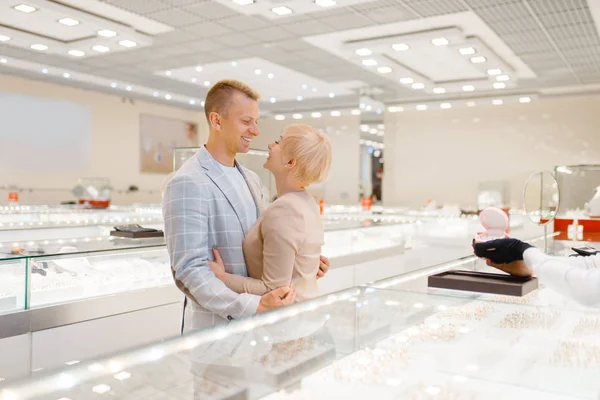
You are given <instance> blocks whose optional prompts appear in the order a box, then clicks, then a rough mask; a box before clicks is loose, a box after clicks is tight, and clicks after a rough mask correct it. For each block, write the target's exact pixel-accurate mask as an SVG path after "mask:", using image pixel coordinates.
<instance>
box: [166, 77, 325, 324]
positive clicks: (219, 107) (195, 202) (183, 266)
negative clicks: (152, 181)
mask: <svg viewBox="0 0 600 400" xmlns="http://www.w3.org/2000/svg"><path fill="white" fill-rule="evenodd" d="M259 97H260V96H259V94H258V93H257V92H256V91H254V90H253V89H252V88H250V87H249V86H247V85H246V84H244V83H242V82H239V81H234V80H224V81H220V82H217V83H216V84H215V85H214V86H213V87H212V88H211V89H210V90H209V92H208V94H207V95H206V100H205V105H204V112H205V115H206V119H207V121H208V124H209V137H208V141H207V143H206V146H205V147H204V148H202V149H201V150H200V151H199V152H198V153H197V154H196V155H194V156H193V157H191V158H190V159H189V160H188V161H187V162H186V163H185V164H184V165H183V166H182V167H181V168H180V169H179V171H178V172H177V173H176V174H175V176H174V177H173V179H171V181H170V182H169V184H168V185H167V188H166V190H165V193H164V197H163V217H164V220H165V236H166V238H167V248H168V250H169V255H170V258H171V266H172V267H171V268H172V272H173V278H174V279H175V283H176V284H177V286H178V287H179V289H181V290H182V291H183V292H184V293H185V295H186V301H185V304H186V305H185V306H184V323H183V325H182V331H188V330H192V329H198V328H203V327H207V326H212V325H215V324H217V323H219V322H222V321H226V320H232V319H235V318H240V317H245V316H249V315H253V314H254V313H256V312H262V311H267V310H270V309H274V308H278V307H281V306H284V305H287V304H291V303H292V302H293V301H294V299H295V291H294V289H293V288H291V287H282V288H278V289H276V290H273V291H272V292H269V293H267V294H265V295H264V296H262V297H258V296H255V295H250V294H246V293H243V294H237V293H235V292H233V291H232V290H230V289H228V288H227V287H226V286H225V285H224V284H223V282H221V281H220V280H219V279H217V278H216V277H215V275H214V274H213V273H212V271H211V270H210V268H209V267H208V264H207V260H208V259H209V258H211V259H212V257H213V256H212V248H214V247H217V248H218V249H219V251H220V252H221V256H222V258H223V261H224V263H225V268H226V271H227V272H229V273H232V274H238V275H242V276H247V271H246V264H245V262H244V254H243V252H242V241H243V239H244V237H245V235H246V233H247V232H248V229H250V227H251V226H252V224H254V222H255V221H256V219H257V217H258V216H259V214H260V212H261V210H262V209H263V208H264V196H263V190H262V183H261V181H260V179H259V177H258V175H256V174H255V173H254V172H252V171H250V170H248V169H246V168H244V167H242V166H241V165H240V164H239V163H237V162H236V161H235V156H236V154H237V153H246V152H248V150H250V143H251V142H252V139H254V138H255V137H256V136H258V135H259V132H258V118H259V109H258V99H259ZM328 267H329V261H328V260H327V259H326V258H324V257H322V260H321V271H320V276H322V275H323V274H324V273H325V272H326V271H327V268H328ZM187 303H190V304H189V305H188V304H187Z"/></svg>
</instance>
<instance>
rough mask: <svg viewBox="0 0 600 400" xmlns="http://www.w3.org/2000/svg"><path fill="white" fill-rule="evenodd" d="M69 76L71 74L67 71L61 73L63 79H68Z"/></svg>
mask: <svg viewBox="0 0 600 400" xmlns="http://www.w3.org/2000/svg"><path fill="white" fill-rule="evenodd" d="M70 77H71V74H70V73H68V72H65V73H64V74H63V78H65V79H69V78H70Z"/></svg>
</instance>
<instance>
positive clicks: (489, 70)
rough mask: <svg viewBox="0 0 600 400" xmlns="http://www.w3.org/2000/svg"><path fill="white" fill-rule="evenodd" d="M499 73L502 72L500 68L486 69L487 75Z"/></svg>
mask: <svg viewBox="0 0 600 400" xmlns="http://www.w3.org/2000/svg"><path fill="white" fill-rule="evenodd" d="M501 73H502V70H501V69H499V68H492V69H488V70H487V74H488V75H489V76H495V75H500V74H501Z"/></svg>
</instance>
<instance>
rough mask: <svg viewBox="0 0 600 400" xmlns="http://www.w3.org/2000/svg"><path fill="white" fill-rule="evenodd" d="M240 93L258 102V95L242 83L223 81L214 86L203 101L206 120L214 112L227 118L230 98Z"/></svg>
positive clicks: (229, 80)
mask: <svg viewBox="0 0 600 400" xmlns="http://www.w3.org/2000/svg"><path fill="white" fill-rule="evenodd" d="M236 92H237V93H242V94H243V95H245V96H246V97H248V98H250V99H252V100H256V101H258V99H260V94H259V93H258V92H257V91H256V90H254V89H252V88H251V87H250V86H248V85H246V84H245V83H244V82H240V81H236V80H233V79H225V80H222V81H219V82H217V83H215V84H214V86H213V87H211V88H210V90H209V91H208V93H207V94H206V100H205V101H204V114H205V115H206V119H207V120H208V118H209V117H208V116H209V115H210V113H211V112H216V113H219V114H221V115H223V116H224V117H227V111H228V110H229V105H230V104H231V98H232V97H233V95H234V94H235V93H236Z"/></svg>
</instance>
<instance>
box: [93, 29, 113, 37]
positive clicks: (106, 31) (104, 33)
mask: <svg viewBox="0 0 600 400" xmlns="http://www.w3.org/2000/svg"><path fill="white" fill-rule="evenodd" d="M96 33H97V34H98V36H102V37H106V38H111V37H115V36H117V32H115V31H111V30H110V29H101V30H99V31H98V32H96Z"/></svg>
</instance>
